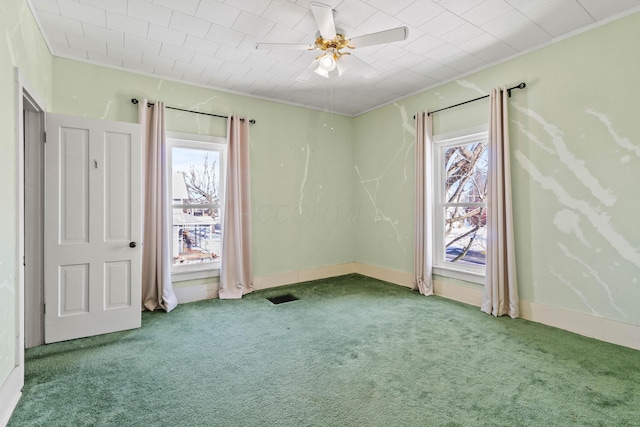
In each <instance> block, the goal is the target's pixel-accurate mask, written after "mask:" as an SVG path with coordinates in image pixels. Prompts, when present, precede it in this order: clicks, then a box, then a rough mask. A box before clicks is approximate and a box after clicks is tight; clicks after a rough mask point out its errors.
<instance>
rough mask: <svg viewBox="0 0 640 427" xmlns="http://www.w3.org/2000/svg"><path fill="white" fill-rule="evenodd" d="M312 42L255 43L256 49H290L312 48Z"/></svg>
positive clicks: (313, 47)
mask: <svg viewBox="0 0 640 427" xmlns="http://www.w3.org/2000/svg"><path fill="white" fill-rule="evenodd" d="M315 48H316V47H315V46H314V45H312V44H294V43H256V49H290V50H314V49H315Z"/></svg>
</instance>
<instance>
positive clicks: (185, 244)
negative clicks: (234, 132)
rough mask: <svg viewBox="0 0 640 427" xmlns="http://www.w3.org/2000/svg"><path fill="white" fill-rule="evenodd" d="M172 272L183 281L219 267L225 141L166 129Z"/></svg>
mask: <svg viewBox="0 0 640 427" xmlns="http://www.w3.org/2000/svg"><path fill="white" fill-rule="evenodd" d="M167 142H168V147H169V149H168V155H167V160H168V162H169V165H170V167H169V168H168V170H169V171H170V174H171V175H170V183H169V184H170V209H171V214H172V216H171V218H172V220H171V223H172V224H171V252H172V253H171V256H172V268H171V271H172V274H174V275H175V274H187V276H186V277H183V278H184V279H192V278H193V279H195V278H200V277H210V276H215V275H217V272H218V271H219V270H220V256H221V249H222V246H221V224H222V215H223V212H222V206H223V200H224V176H225V161H226V140H225V139H224V138H215V137H207V136H202V135H189V134H176V133H167Z"/></svg>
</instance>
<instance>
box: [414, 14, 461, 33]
mask: <svg viewBox="0 0 640 427" xmlns="http://www.w3.org/2000/svg"><path fill="white" fill-rule="evenodd" d="M466 22H467V21H465V20H464V19H462V18H460V17H459V16H457V15H454V14H453V13H451V12H449V11H448V10H445V11H444V12H442V13H441V14H439V15H436V16H435V17H433V18H431V19H429V20H428V21H427V22H425V23H424V24H423V25H421V26H420V27H419V28H420V29H421V30H422V31H424V32H425V33H427V34H431V35H432V36H435V37H440V36H441V35H443V34H446V33H448V32H450V31H451V30H453V29H454V28H458V27H460V26H461V25H464V24H465V23H466Z"/></svg>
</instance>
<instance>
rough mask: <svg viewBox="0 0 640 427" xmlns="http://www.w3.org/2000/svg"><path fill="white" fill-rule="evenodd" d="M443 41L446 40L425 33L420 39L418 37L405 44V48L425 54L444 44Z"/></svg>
mask: <svg viewBox="0 0 640 427" xmlns="http://www.w3.org/2000/svg"><path fill="white" fill-rule="evenodd" d="M443 43H444V42H443V41H442V40H440V39H438V38H435V37H433V36H430V35H429V34H425V35H423V36H422V37H420V38H419V39H416V40H414V41H413V42H411V43H409V44H407V45H406V46H404V48H405V49H407V50H408V51H411V52H413V53H416V54H418V55H424V54H426V53H427V52H429V51H431V50H433V49H435V48H437V47H438V46H440V45H442V44H443Z"/></svg>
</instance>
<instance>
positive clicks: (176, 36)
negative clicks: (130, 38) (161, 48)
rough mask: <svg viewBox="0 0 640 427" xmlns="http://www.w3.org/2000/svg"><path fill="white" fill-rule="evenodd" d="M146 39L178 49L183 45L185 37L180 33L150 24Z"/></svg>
mask: <svg viewBox="0 0 640 427" xmlns="http://www.w3.org/2000/svg"><path fill="white" fill-rule="evenodd" d="M148 38H149V39H151V40H155V41H159V42H161V43H165V44H169V45H172V46H177V47H180V46H182V45H184V41H185V39H186V38H187V35H186V34H185V33H183V32H182V31H176V30H172V29H169V28H166V27H161V26H159V25H156V24H150V25H149V35H148Z"/></svg>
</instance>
